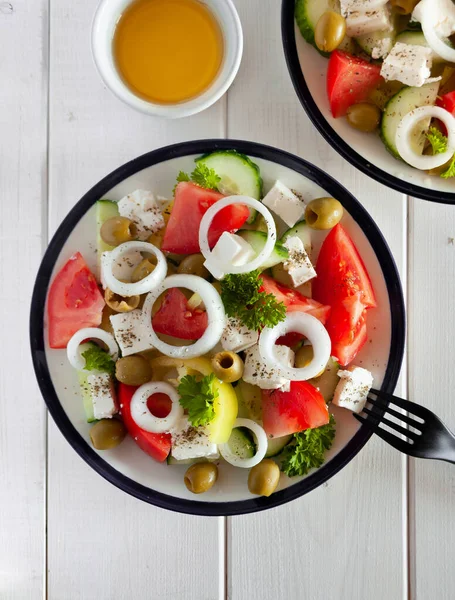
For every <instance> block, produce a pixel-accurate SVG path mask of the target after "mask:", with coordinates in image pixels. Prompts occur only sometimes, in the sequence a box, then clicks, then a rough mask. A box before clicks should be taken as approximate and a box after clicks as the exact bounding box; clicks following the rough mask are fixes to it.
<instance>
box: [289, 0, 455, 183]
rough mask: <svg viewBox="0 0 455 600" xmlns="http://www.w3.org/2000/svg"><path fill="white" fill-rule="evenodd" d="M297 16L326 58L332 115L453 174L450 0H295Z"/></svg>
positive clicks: (454, 22) (414, 160) (454, 18)
mask: <svg viewBox="0 0 455 600" xmlns="http://www.w3.org/2000/svg"><path fill="white" fill-rule="evenodd" d="M295 17H296V22H297V25H298V27H299V29H300V32H301V34H302V36H303V37H304V39H305V40H306V41H307V42H309V43H310V44H312V45H314V46H315V47H316V49H317V50H318V51H319V52H321V53H322V54H324V56H327V58H328V65H327V75H326V78H327V79H326V83H327V95H328V100H329V104H330V110H331V113H332V115H333V117H335V118H346V120H347V122H348V123H349V125H350V126H351V127H353V128H355V129H357V130H360V131H363V132H365V133H373V132H376V133H379V135H380V138H381V140H382V142H383V143H384V145H385V147H386V149H387V150H388V151H389V152H390V153H391V154H392V155H393V156H394V157H395V158H397V159H399V160H403V161H405V162H406V163H407V164H409V165H410V166H412V167H414V168H415V169H420V170H422V171H426V172H428V173H430V174H432V175H435V176H439V177H443V178H451V177H455V47H454V42H455V38H454V34H455V4H454V3H453V2H452V0H389V1H388V0H296V4H295Z"/></svg>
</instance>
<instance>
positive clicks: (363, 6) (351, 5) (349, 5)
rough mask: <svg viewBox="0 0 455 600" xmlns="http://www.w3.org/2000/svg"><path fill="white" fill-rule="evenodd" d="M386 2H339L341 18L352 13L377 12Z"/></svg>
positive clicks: (362, 0) (346, 0) (351, 0)
mask: <svg viewBox="0 0 455 600" xmlns="http://www.w3.org/2000/svg"><path fill="white" fill-rule="evenodd" d="M387 2H388V0H340V10H341V14H342V15H343V17H347V16H349V14H350V13H352V12H357V11H363V12H367V11H371V10H377V9H378V8H381V7H383V6H385V5H386V4H387Z"/></svg>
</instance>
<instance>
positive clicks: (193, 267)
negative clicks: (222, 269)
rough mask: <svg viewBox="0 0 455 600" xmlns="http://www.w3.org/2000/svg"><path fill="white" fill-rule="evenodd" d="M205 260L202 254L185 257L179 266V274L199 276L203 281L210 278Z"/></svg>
mask: <svg viewBox="0 0 455 600" xmlns="http://www.w3.org/2000/svg"><path fill="white" fill-rule="evenodd" d="M204 262H205V258H204V257H203V256H202V254H190V255H189V256H185V258H184V259H183V260H182V262H181V263H180V264H179V266H178V269H177V273H185V274H187V275H198V277H202V278H203V279H207V278H208V276H209V272H208V270H207V269H206V268H205V267H204Z"/></svg>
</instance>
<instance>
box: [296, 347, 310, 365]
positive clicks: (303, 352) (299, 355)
mask: <svg viewBox="0 0 455 600" xmlns="http://www.w3.org/2000/svg"><path fill="white" fill-rule="evenodd" d="M313 356H314V355H313V346H302V347H301V348H299V349H298V350H297V352H296V353H295V361H294V365H295V366H296V368H297V369H300V368H302V367H306V366H307V365H309V364H310V362H311V361H312V360H313Z"/></svg>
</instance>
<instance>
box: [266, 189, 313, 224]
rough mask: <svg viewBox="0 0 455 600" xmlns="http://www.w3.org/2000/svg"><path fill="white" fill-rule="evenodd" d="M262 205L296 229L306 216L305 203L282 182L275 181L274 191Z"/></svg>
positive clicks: (267, 195)
mask: <svg viewBox="0 0 455 600" xmlns="http://www.w3.org/2000/svg"><path fill="white" fill-rule="evenodd" d="M262 204H264V205H265V206H267V208H270V210H271V211H272V212H274V213H275V214H276V215H278V216H279V217H280V219H282V220H283V221H284V222H285V223H286V225H288V226H289V227H294V225H295V224H296V223H297V221H301V220H302V219H303V215H304V214H305V203H304V202H303V201H302V200H301V199H300V198H299V197H298V196H297V195H296V194H294V192H292V191H291V190H290V189H289V188H288V187H286V186H285V185H284V183H281V181H275V184H274V186H273V187H272V189H271V190H270V191H269V192H268V193H267V194H266V196H265V198H264V199H263V200H262Z"/></svg>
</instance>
